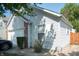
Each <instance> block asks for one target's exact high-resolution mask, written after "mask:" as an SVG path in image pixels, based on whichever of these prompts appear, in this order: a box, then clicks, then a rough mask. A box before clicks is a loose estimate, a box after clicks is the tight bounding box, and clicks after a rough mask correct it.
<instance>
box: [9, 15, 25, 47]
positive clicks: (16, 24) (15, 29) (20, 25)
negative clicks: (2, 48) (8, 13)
mask: <svg viewBox="0 0 79 59" xmlns="http://www.w3.org/2000/svg"><path fill="white" fill-rule="evenodd" d="M21 19H22V18H21V17H15V16H14V17H13V18H12V21H11V22H10V24H9V26H8V40H11V41H12V42H13V44H14V46H16V45H17V42H16V37H19V36H24V21H22V20H21Z"/></svg>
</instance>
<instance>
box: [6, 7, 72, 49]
mask: <svg viewBox="0 0 79 59" xmlns="http://www.w3.org/2000/svg"><path fill="white" fill-rule="evenodd" d="M34 11H35V16H28V15H25V17H26V19H23V18H22V17H20V16H11V17H10V19H9V21H8V23H7V30H8V31H7V33H8V38H7V39H8V40H11V41H12V42H13V44H14V46H17V41H16V38H17V37H27V39H26V40H27V44H26V45H27V46H28V48H30V47H33V45H34V43H35V40H41V41H44V44H43V48H47V49H55V48H57V49H61V48H63V47H65V46H67V45H69V44H70V32H71V31H72V28H73V27H72V25H71V24H70V23H69V22H68V21H67V20H66V18H65V17H64V16H63V15H61V14H58V13H56V12H53V11H49V10H47V9H43V8H40V7H39V8H38V7H36V8H35V9H34Z"/></svg>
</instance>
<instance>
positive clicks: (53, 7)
mask: <svg viewBox="0 0 79 59" xmlns="http://www.w3.org/2000/svg"><path fill="white" fill-rule="evenodd" d="M64 5H65V4H64V3H44V4H39V6H40V7H43V8H46V9H49V10H52V11H55V12H58V13H60V10H61V8H63V7H64Z"/></svg>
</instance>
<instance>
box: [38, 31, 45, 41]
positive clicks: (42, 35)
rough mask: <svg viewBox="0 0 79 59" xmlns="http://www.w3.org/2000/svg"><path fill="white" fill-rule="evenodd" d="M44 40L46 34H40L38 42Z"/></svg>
mask: <svg viewBox="0 0 79 59" xmlns="http://www.w3.org/2000/svg"><path fill="white" fill-rule="evenodd" d="M43 38H44V33H38V40H40V41H42V39H43Z"/></svg>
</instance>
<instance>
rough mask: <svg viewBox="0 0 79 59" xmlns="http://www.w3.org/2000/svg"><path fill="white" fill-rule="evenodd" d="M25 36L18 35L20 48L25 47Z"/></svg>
mask: <svg viewBox="0 0 79 59" xmlns="http://www.w3.org/2000/svg"><path fill="white" fill-rule="evenodd" d="M25 40H26V38H25V37H17V45H18V47H19V48H21V49H23V48H25Z"/></svg>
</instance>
